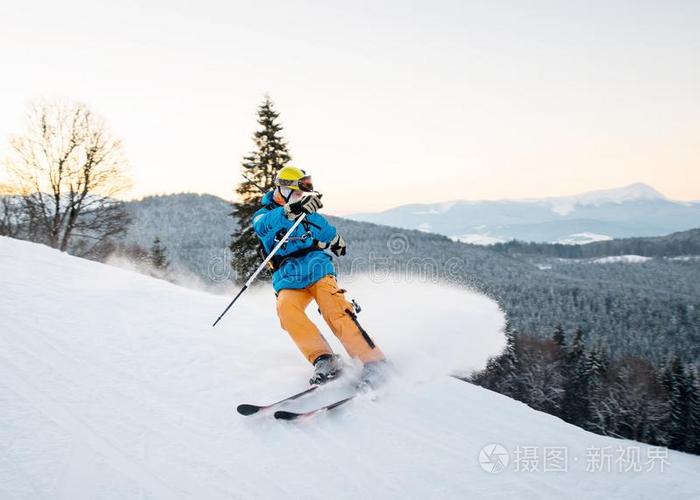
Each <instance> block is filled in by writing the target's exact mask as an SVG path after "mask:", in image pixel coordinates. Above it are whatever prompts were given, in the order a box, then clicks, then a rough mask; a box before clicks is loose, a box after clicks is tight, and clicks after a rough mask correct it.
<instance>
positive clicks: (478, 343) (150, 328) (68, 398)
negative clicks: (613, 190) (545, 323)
mask: <svg viewBox="0 0 700 500" xmlns="http://www.w3.org/2000/svg"><path fill="white" fill-rule="evenodd" d="M344 286H345V287H346V288H348V289H349V290H350V291H351V292H352V295H353V296H355V297H356V298H357V299H358V300H359V301H360V302H361V303H362V305H363V306H364V308H365V310H364V311H363V313H362V315H361V319H362V322H363V324H365V326H366V327H367V328H368V329H369V330H371V332H372V334H373V335H374V337H375V340H376V341H377V342H379V343H381V345H382V347H383V349H384V350H385V352H387V354H389V355H390V356H391V358H392V360H393V361H394V363H395V364H396V367H397V370H398V371H399V373H400V375H399V376H397V377H396V378H395V379H394V381H393V382H392V383H390V384H388V385H387V387H386V388H385V389H384V390H383V391H382V392H380V394H379V397H378V399H377V400H376V401H372V400H369V399H360V400H358V401H354V402H352V403H351V404H349V405H348V406H346V407H344V408H343V409H342V410H340V409H339V411H337V412H336V413H330V414H327V415H320V416H319V417H317V418H313V419H310V420H308V421H304V422H296V423H292V424H290V423H281V422H275V421H273V420H272V419H271V418H270V416H269V415H262V416H260V417H249V418H243V417H240V416H239V415H237V414H236V413H235V406H236V404H237V403H240V402H266V401H271V400H274V399H275V398H277V397H280V396H284V395H288V394H290V393H292V392H293V391H295V390H299V389H301V388H302V387H303V386H304V382H303V381H304V379H305V378H306V377H307V376H308V373H309V367H308V365H307V364H306V363H305V362H304V361H303V360H302V359H301V357H300V356H299V354H298V353H297V352H296V351H295V350H294V347H293V346H292V345H291V343H290V341H289V339H288V338H286V335H285V334H284V333H283V332H281V331H280V330H279V326H278V324H277V320H276V318H275V317H274V312H273V311H274V296H273V295H272V293H271V292H270V291H269V290H268V289H257V290H253V291H252V292H251V293H250V295H248V296H245V297H244V299H242V300H241V302H240V303H239V304H237V306H236V310H234V311H231V313H230V315H229V316H227V317H226V318H225V320H224V321H223V322H222V324H221V325H220V326H221V327H220V328H219V327H217V329H211V328H210V326H209V325H210V324H211V320H212V319H213V318H215V317H216V316H217V315H218V313H219V312H220V310H221V309H222V307H223V306H224V305H225V304H226V302H227V300H228V297H224V296H217V295H211V294H207V293H203V292H198V291H194V290H188V289H183V288H179V287H176V286H174V285H171V284H169V283H166V282H162V281H158V280H155V279H152V278H148V277H145V276H141V275H138V274H135V273H133V272H128V271H124V270H122V269H118V268H114V267H110V266H105V265H101V264H97V263H94V262H89V261H84V260H81V259H77V258H74V257H70V256H67V255H64V254H60V253H58V252H56V251H53V250H51V249H48V248H46V247H43V246H40V245H34V244H31V243H27V242H21V241H16V240H10V239H7V238H0V318H2V326H1V327H0V408H2V411H0V497H1V498H64V499H71V500H73V499H82V498H158V499H160V498H163V499H171V498H191V499H203V498H206V499H219V498H221V499H224V498H272V497H290V498H324V499H325V498H328V496H329V494H330V495H331V496H332V497H334V498H353V499H358V498H366V497H370V498H386V497H391V498H429V497H430V498H480V499H488V498H553V499H554V498H556V499H566V498H571V499H574V498H583V497H586V498H601V499H603V498H605V499H609V498H628V497H630V498H631V497H633V498H660V497H663V498H667V499H673V498H683V499H684V500H685V499H688V498H694V497H697V495H698V492H700V486H699V480H698V477H697V474H696V473H695V472H696V471H697V469H698V466H700V458H699V457H694V456H689V455H685V454H682V453H676V452H668V456H667V461H668V464H667V465H666V466H665V470H664V472H660V471H659V470H658V467H657V468H656V469H655V470H652V471H650V472H628V473H619V472H615V471H612V472H605V471H603V472H587V471H586V470H585V456H586V453H587V452H586V450H587V449H588V448H590V447H598V448H603V447H611V449H615V448H616V447H620V446H633V447H638V448H639V449H640V450H641V452H642V456H643V457H645V456H646V455H647V454H648V453H649V451H650V450H651V449H650V447H648V446H644V445H639V444H637V443H633V442H627V441H620V440H615V439H611V438H604V437H601V436H597V435H594V434H591V433H588V432H585V431H583V430H581V429H578V428H575V427H572V426H570V425H567V424H565V423H563V422H562V421H560V420H558V419H556V418H554V417H551V416H549V415H546V414H543V413H539V412H536V411H533V410H531V409H530V408H528V407H526V406H525V405H523V404H520V403H517V402H515V401H513V400H511V399H509V398H506V397H504V396H501V395H498V394H495V393H492V392H489V391H487V390H484V389H482V388H479V387H475V386H472V385H470V384H466V383H464V382H461V381H458V380H455V379H453V378H450V377H448V376H447V373H449V372H451V371H454V370H456V369H459V368H463V369H470V368H476V367H479V366H481V365H483V363H484V361H485V359H486V358H487V357H488V356H489V355H490V354H493V353H495V352H497V351H498V350H500V348H501V346H502V343H503V337H502V328H503V315H502V313H501V312H500V311H499V309H498V307H497V306H496V304H495V303H494V302H492V301H491V300H488V299H486V298H484V297H482V296H479V295H475V294H472V293H468V292H465V291H461V290H455V289H450V288H445V287H441V286H437V285H430V284H420V283H405V282H404V283H391V282H383V283H373V282H370V281H369V280H366V279H365V280H361V279H355V280H346V282H345V283H344ZM309 312H310V313H311V312H312V308H309ZM324 333H326V332H325V331H324ZM327 336H328V338H329V340H331V341H333V339H331V338H330V335H327ZM334 345H335V344H334ZM341 389H342V388H338V387H336V388H335V389H332V390H330V391H325V389H324V390H323V391H325V392H324V393H325V395H326V396H328V395H329V392H333V391H338V390H341ZM324 393H322V394H320V395H319V397H321V398H323V397H324ZM309 404H310V403H309ZM489 443H499V444H500V445H502V446H503V447H504V448H505V449H506V450H507V451H508V452H509V453H510V454H511V455H510V456H511V457H512V458H511V462H510V463H509V464H508V465H507V466H505V467H504V470H503V472H500V473H498V474H492V473H489V472H487V470H488V469H489V466H490V464H488V463H486V464H483V465H484V467H483V468H482V466H481V465H480V464H479V457H480V450H482V449H483V448H484V446H485V445H488V444H489ZM518 446H537V447H540V451H542V448H541V447H543V446H560V447H565V448H566V449H567V451H568V455H569V457H571V459H570V461H569V469H570V470H569V472H559V473H551V472H550V473H547V472H544V471H542V466H541V465H540V467H539V472H522V471H521V472H518V471H517V470H516V469H515V468H514V464H515V462H513V459H514V457H515V455H514V454H513V451H514V450H515V449H516V447H518ZM574 457H578V458H577V461H574V460H573V458H574ZM628 474H629V476H628ZM629 479H632V480H629ZM583 488H585V490H584V489H583Z"/></svg>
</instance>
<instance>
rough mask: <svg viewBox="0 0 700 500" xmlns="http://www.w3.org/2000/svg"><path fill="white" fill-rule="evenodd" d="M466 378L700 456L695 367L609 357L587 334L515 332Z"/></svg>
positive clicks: (597, 427) (589, 425)
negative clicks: (547, 335) (590, 342)
mask: <svg viewBox="0 0 700 500" xmlns="http://www.w3.org/2000/svg"><path fill="white" fill-rule="evenodd" d="M467 380H468V381H470V382H472V383H475V384H477V385H480V386H482V387H485V388H487V389H491V390H493V391H496V392H499V393H501V394H504V395H506V396H509V397H512V398H514V399H517V400H518V401H522V402H523V403H526V404H527V405H529V406H530V407H532V408H534V409H536V410H540V411H544V412H546V413H549V414H551V415H555V416H557V417H559V418H561V419H563V420H565V421H566V422H569V423H571V424H574V425H577V426H579V427H582V428H584V429H587V430H589V431H592V432H596V433H598V434H603V435H607V436H613V437H617V438H625V439H633V440H635V441H641V442H643V443H649V444H652V445H657V446H668V447H670V448H673V449H676V450H680V451H685V452H689V453H695V454H700V383H699V380H698V373H697V366H695V365H692V364H690V363H683V362H682V361H681V359H680V358H679V357H678V356H675V357H672V358H670V359H668V360H666V361H664V362H663V363H660V364H658V365H654V364H652V363H651V362H650V361H649V360H647V359H644V358H641V357H636V356H628V355H626V356H621V357H617V358H611V357H608V356H607V355H606V354H605V351H604V350H602V349H601V348H600V346H598V345H595V344H594V345H586V339H585V335H584V333H583V331H582V330H581V329H577V330H576V331H575V333H574V334H573V335H567V334H566V333H565V331H564V329H563V328H562V327H561V326H559V327H557V328H556V329H555V330H554V332H553V334H552V335H551V337H550V338H544V339H543V338H538V337H535V336H532V335H528V334H525V333H522V332H517V331H514V330H511V329H507V331H506V347H505V348H504V350H503V352H502V353H501V354H500V355H498V356H496V357H494V358H492V359H490V360H489V362H488V363H487V365H486V367H485V368H484V369H483V370H481V371H478V372H475V373H473V374H472V375H471V376H470V377H469V378H468V379H467Z"/></svg>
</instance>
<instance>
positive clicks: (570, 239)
mask: <svg viewBox="0 0 700 500" xmlns="http://www.w3.org/2000/svg"><path fill="white" fill-rule="evenodd" d="M612 239H613V238H612V237H610V236H608V235H607V234H598V233H589V232H583V233H574V234H570V235H568V236H566V237H564V238H560V239H559V240H557V241H553V242H552V243H560V244H562V245H583V244H585V243H593V242H594V241H610V240H612Z"/></svg>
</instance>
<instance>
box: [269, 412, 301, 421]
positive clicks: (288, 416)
mask: <svg viewBox="0 0 700 500" xmlns="http://www.w3.org/2000/svg"><path fill="white" fill-rule="evenodd" d="M302 415H303V413H294V412H293V411H284V410H279V411H276V412H275V418H276V419H277V420H294V419H297V418H299V417H301V416H302Z"/></svg>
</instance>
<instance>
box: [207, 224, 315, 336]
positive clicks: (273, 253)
mask: <svg viewBox="0 0 700 500" xmlns="http://www.w3.org/2000/svg"><path fill="white" fill-rule="evenodd" d="M305 218H306V214H301V215H300V216H299V217H298V218H297V220H296V221H295V222H294V224H292V227H290V228H289V231H287V233H286V234H285V235H284V236H283V237H282V239H281V240H279V241H278V242H277V244H276V245H275V246H274V248H273V249H272V251H271V252H270V253H269V254H267V257H265V260H263V261H262V264H260V265H259V266H258V268H257V269H256V270H255V272H254V273H253V274H251V275H250V278H248V281H246V282H245V285H243V288H241V289H240V290H239V291H238V293H237V294H236V296H235V297H234V298H233V300H232V301H231V302H230V303H229V305H228V306H226V309H224V312H222V313H221V314H220V315H219V317H218V318H216V321H214V324H213V325H211V327H212V328H214V327H215V326H216V324H217V323H218V322H219V320H221V318H223V317H224V314H226V313H227V312H228V310H229V309H231V306H233V304H235V303H236V301H237V300H238V297H240V296H241V295H243V292H245V291H246V290H247V289H248V287H249V286H250V284H251V283H253V281H255V278H257V277H258V274H260V273H261V272H262V270H263V269H264V268H265V266H266V265H267V263H268V262H270V260H271V259H272V257H273V256H274V255H275V254H276V253H277V251H278V250H279V249H280V248H281V247H282V245H284V243H285V242H286V241H287V239H288V238H289V237H290V236H291V234H292V233H293V232H294V230H295V229H296V228H297V227H299V224H301V223H302V221H303V220H304V219H305Z"/></svg>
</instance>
